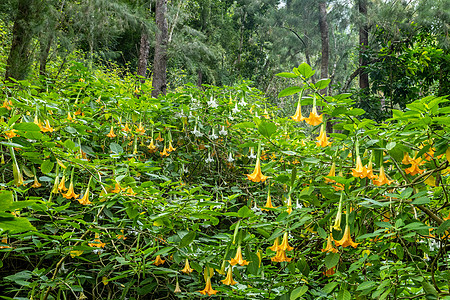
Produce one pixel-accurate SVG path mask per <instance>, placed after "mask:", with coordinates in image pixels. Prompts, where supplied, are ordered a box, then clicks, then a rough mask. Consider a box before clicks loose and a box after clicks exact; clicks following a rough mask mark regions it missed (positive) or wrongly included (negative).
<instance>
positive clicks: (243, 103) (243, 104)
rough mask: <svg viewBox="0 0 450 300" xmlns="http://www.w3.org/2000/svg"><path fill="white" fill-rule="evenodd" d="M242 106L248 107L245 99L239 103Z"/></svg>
mask: <svg viewBox="0 0 450 300" xmlns="http://www.w3.org/2000/svg"><path fill="white" fill-rule="evenodd" d="M239 105H240V106H246V105H247V102H245V100H244V98H241V101H240V102H239Z"/></svg>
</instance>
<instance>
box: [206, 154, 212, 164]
mask: <svg viewBox="0 0 450 300" xmlns="http://www.w3.org/2000/svg"><path fill="white" fill-rule="evenodd" d="M213 161H214V159H212V157H211V153H208V158H207V159H205V162H206V163H211V162H213Z"/></svg>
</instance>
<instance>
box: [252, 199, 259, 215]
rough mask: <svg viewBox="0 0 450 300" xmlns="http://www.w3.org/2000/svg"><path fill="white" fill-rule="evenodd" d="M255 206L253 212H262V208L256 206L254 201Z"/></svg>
mask: <svg viewBox="0 0 450 300" xmlns="http://www.w3.org/2000/svg"><path fill="white" fill-rule="evenodd" d="M253 203H255V205H254V206H253V207H252V210H253V212H255V213H258V212H261V208H259V207H258V206H257V205H256V201H254V202H253Z"/></svg>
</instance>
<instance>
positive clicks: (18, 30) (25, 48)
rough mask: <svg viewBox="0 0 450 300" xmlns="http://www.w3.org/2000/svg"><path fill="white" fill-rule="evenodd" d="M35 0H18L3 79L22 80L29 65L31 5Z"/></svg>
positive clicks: (31, 32) (31, 34)
mask: <svg viewBox="0 0 450 300" xmlns="http://www.w3.org/2000/svg"><path fill="white" fill-rule="evenodd" d="M34 2H35V0H19V3H18V9H17V15H16V19H15V21H14V26H13V32H12V43H11V49H10V52H9V56H8V60H7V62H6V64H7V66H6V72H5V79H7V80H8V79H10V78H12V79H16V80H23V79H25V78H26V76H27V75H28V72H29V70H30V66H31V63H32V62H31V51H30V45H31V39H32V37H33V30H32V26H31V22H32V19H33V7H34Z"/></svg>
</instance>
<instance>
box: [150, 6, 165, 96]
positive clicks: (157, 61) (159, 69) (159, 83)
mask: <svg viewBox="0 0 450 300" xmlns="http://www.w3.org/2000/svg"><path fill="white" fill-rule="evenodd" d="M166 11H167V0H157V1H156V11H155V19H156V27H157V31H156V45H155V58H154V61H153V91H152V97H154V98H156V97H158V95H159V94H163V95H165V94H166V88H167V74H166V67H167V41H168V29H167V19H166Z"/></svg>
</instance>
